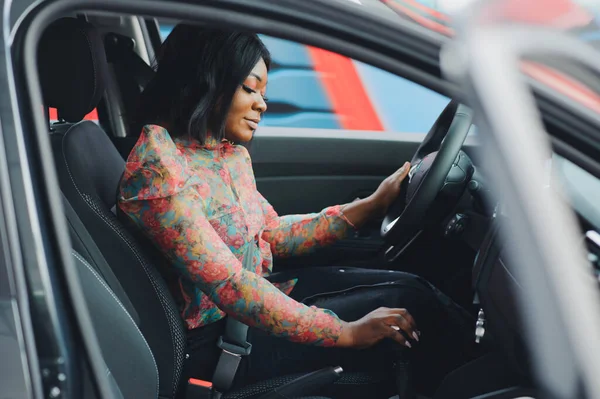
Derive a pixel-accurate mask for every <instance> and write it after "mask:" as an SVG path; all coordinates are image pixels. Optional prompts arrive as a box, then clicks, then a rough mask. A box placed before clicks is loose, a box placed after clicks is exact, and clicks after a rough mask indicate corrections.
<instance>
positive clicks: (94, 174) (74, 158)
mask: <svg viewBox="0 0 600 399" xmlns="http://www.w3.org/2000/svg"><path fill="white" fill-rule="evenodd" d="M38 70H39V74H40V81H41V84H42V92H43V96H44V101H45V103H46V105H47V106H50V107H54V108H56V109H57V110H58V115H59V118H60V119H62V120H64V121H65V123H60V124H58V125H54V126H53V128H52V129H51V143H52V150H53V153H54V160H55V162H56V168H57V174H58V178H59V183H60V188H61V190H62V192H63V195H64V197H65V198H66V201H67V203H68V204H69V207H72V209H73V212H67V217H68V218H69V225H70V227H71V230H72V234H71V239H72V241H77V243H76V244H77V246H76V247H75V248H76V249H77V251H76V253H77V254H78V256H76V259H77V260H78V263H79V264H80V265H82V267H86V269H87V268H88V266H91V267H92V268H94V270H96V272H97V273H96V274H94V275H93V276H91V277H93V278H94V279H96V275H97V276H99V277H101V280H102V282H103V283H104V284H105V285H106V286H107V287H108V289H109V290H110V296H111V297H112V296H114V297H116V299H117V300H118V302H119V303H120V304H121V305H122V306H120V308H121V309H122V310H123V311H125V312H126V313H127V314H128V315H129V316H131V320H133V321H134V323H135V325H136V328H137V327H139V331H140V332H141V336H142V338H143V339H144V340H145V341H147V343H148V346H149V348H150V351H151V354H152V356H153V360H154V361H155V364H156V367H157V375H158V376H157V378H158V397H159V398H176V397H178V395H179V397H181V396H180V395H181V392H182V389H181V386H182V385H183V384H182V371H183V366H184V361H185V357H186V334H185V331H184V326H183V322H182V320H181V317H180V315H179V313H178V309H177V306H176V303H175V301H174V299H173V297H172V296H171V294H170V292H169V290H168V288H167V285H166V283H165V280H164V279H163V277H162V276H161V274H160V273H159V272H158V269H157V268H156V267H155V264H153V262H152V261H151V260H150V259H154V258H153V257H151V256H147V253H149V251H150V253H151V249H150V248H147V247H144V246H142V245H140V244H139V243H138V242H137V241H136V240H135V238H134V236H132V235H131V234H130V232H128V231H127V229H125V228H124V226H123V225H122V224H121V223H120V222H119V220H118V219H117V217H116V215H115V207H116V192H117V187H118V183H119V180H120V178H121V175H122V172H123V170H124V160H123V158H122V157H121V156H120V154H119V152H118V151H117V150H116V148H115V147H114V146H113V144H112V142H111V141H110V139H109V137H108V135H107V134H106V133H105V132H104V131H103V129H102V128H101V127H100V126H99V125H98V124H96V123H94V122H91V121H83V122H81V120H82V119H83V117H84V116H85V115H86V114H87V113H88V112H90V111H91V110H92V109H93V108H94V107H96V106H97V104H98V102H99V100H100V98H101V97H102V95H103V93H104V80H105V79H106V56H105V53H104V49H103V44H102V40H101V37H100V35H99V33H98V32H97V31H96V30H95V29H94V28H93V26H91V25H90V24H89V23H87V22H85V21H84V20H81V19H75V18H62V19H60V20H58V21H56V22H54V23H53V24H51V25H50V26H49V27H48V28H47V30H46V31H45V33H44V35H43V36H42V39H41V41H40V44H39V49H38ZM74 245H75V244H74ZM74 256H75V255H74ZM80 258H81V259H80ZM84 261H85V262H84ZM102 265H104V267H102ZM106 265H108V266H106ZM103 270H104V272H103ZM86 275H88V277H90V274H89V273H88V274H86ZM102 288H106V287H104V285H103V287H102ZM123 319H129V317H124V318H123ZM136 328H134V327H133V326H129V329H130V330H131V332H132V334H134V335H135V334H136ZM102 332H103V333H105V334H109V335H110V334H111V333H112V332H111V330H110V329H106V328H105V329H103V330H102ZM113 338H114V339H118V337H114V336H113ZM138 344H139V343H138ZM138 346H141V344H139V345H138ZM111 356H118V354H111ZM122 356H123V357H127V358H128V359H129V360H130V359H131V358H135V355H131V354H130V353H127V352H124V353H123V355H122ZM145 358H148V359H149V357H148V356H146V355H145ZM123 372H124V373H125V374H124V376H122V377H121V378H120V379H121V380H123V381H125V380H127V373H126V370H124V371H123ZM113 374H114V371H113ZM295 377H297V376H285V377H281V378H276V379H272V380H269V381H263V382H261V383H259V384H256V385H253V386H249V387H245V388H243V389H240V390H238V391H236V392H228V393H227V395H225V397H229V398H240V399H241V398H254V397H258V396H260V395H261V394H263V393H265V392H268V391H270V390H273V388H275V387H278V386H280V385H282V384H284V383H287V382H289V381H290V380H292V379H293V378H295ZM373 378H376V379H377V376H370V375H366V374H345V375H343V376H342V378H341V379H340V380H339V381H337V382H336V384H341V385H347V386H349V387H352V386H355V385H356V384H365V383H372V382H373ZM115 379H116V380H117V382H118V381H119V378H117V376H115ZM350 389H352V388H350ZM126 397H127V396H126ZM134 397H140V396H134ZM150 397H152V395H151V396H150Z"/></svg>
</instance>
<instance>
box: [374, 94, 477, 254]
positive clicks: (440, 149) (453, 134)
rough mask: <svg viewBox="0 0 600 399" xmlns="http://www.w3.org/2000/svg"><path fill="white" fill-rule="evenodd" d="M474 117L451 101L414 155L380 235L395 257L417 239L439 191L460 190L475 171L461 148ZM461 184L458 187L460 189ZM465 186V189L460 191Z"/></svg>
mask: <svg viewBox="0 0 600 399" xmlns="http://www.w3.org/2000/svg"><path fill="white" fill-rule="evenodd" d="M472 120H473V115H472V111H471V110H470V109H469V108H468V107H466V106H464V105H461V104H459V103H457V102H455V101H451V102H450V103H449V104H448V105H447V106H446V108H445V109H444V110H443V111H442V113H441V114H440V116H439V117H438V118H437V120H436V121H435V123H434V124H433V126H432V127H431V129H430V130H429V133H427V136H425V139H424V140H423V142H422V143H421V145H419V148H418V149H417V151H416V152H415V154H414V156H413V157H412V159H411V162H410V164H411V168H410V171H409V173H408V178H406V179H404V181H403V182H402V188H401V192H400V196H399V197H398V199H397V200H396V201H395V202H394V203H393V204H392V205H391V206H390V207H389V209H388V212H387V214H386V215H385V217H384V219H383V223H382V224H381V237H382V238H384V240H385V241H386V242H387V243H388V244H389V245H391V248H390V249H389V250H388V253H389V252H390V251H391V253H393V258H392V259H389V256H388V253H386V257H388V259H389V260H390V261H391V260H394V259H395V258H396V257H397V256H398V255H399V254H400V253H402V252H403V251H404V249H405V248H407V247H408V246H409V245H410V244H411V243H412V241H414V239H416V238H417V237H418V236H419V235H420V233H421V231H422V230H423V227H424V226H425V221H426V220H427V218H426V216H427V214H428V213H429V212H430V210H431V209H430V208H431V207H432V204H433V203H434V200H435V199H436V197H437V196H438V194H439V193H440V192H442V191H444V190H447V191H455V192H456V191H460V192H461V194H462V192H463V191H464V188H466V185H467V183H468V181H469V179H470V178H471V175H472V174H473V165H472V163H471V160H470V159H469V157H468V156H467V155H466V154H465V153H464V152H463V151H461V148H462V146H463V143H464V141H465V138H466V137H467V134H468V133H469V129H470V127H471V123H472ZM457 188H458V190H457ZM461 190H462V191H461Z"/></svg>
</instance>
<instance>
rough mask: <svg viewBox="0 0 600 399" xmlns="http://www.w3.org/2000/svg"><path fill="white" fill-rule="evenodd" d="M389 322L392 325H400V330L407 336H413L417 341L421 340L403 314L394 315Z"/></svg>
mask: <svg viewBox="0 0 600 399" xmlns="http://www.w3.org/2000/svg"><path fill="white" fill-rule="evenodd" d="M388 323H389V325H390V326H396V327H399V328H400V330H402V331H403V332H404V333H405V334H406V336H407V337H412V338H413V339H414V340H415V341H418V340H419V336H418V335H417V332H416V330H415V329H414V328H413V327H412V326H411V325H410V323H409V322H408V321H407V320H406V319H405V318H404V317H402V315H399V314H396V315H393V316H392V318H391V319H389V320H388Z"/></svg>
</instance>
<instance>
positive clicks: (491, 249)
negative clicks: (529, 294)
mask: <svg viewBox="0 0 600 399" xmlns="http://www.w3.org/2000/svg"><path fill="white" fill-rule="evenodd" d="M552 171H553V173H552V178H551V179H549V180H548V181H546V182H544V185H545V186H546V187H548V188H549V189H552V187H550V186H551V185H554V184H561V188H563V190H562V191H563V192H564V194H565V196H566V198H565V200H567V201H568V202H569V203H570V204H571V206H572V207H573V209H574V211H575V212H576V214H577V216H578V217H579V221H580V226H581V231H582V240H581V243H582V246H585V249H586V250H587V254H588V260H589V262H590V265H591V267H593V270H594V273H595V276H596V279H597V280H598V282H599V287H600V233H599V231H600V224H599V222H600V204H599V203H597V201H592V198H599V197H596V196H592V197H590V196H588V195H587V194H590V190H596V189H598V190H600V179H598V178H596V177H594V176H591V175H586V174H585V173H583V172H582V171H581V170H579V169H578V167H576V166H574V165H573V164H572V163H570V162H569V161H566V160H564V159H557V157H553V159H552ZM555 178H556V179H558V180H556V181H555V180H554V179H555ZM582 194H586V195H582ZM505 219H506V216H504V215H502V213H501V212H498V211H497V212H496V213H495V214H494V217H493V222H492V223H491V226H490V227H489V230H488V231H487V233H486V235H485V238H484V239H483V240H482V241H481V245H480V247H479V249H478V252H477V257H476V260H475V263H474V267H473V274H472V282H473V289H474V292H475V299H474V303H475V305H476V306H477V307H478V308H480V309H481V311H480V312H479V320H478V328H477V331H476V335H477V336H478V339H479V340H480V342H481V343H482V344H486V343H490V344H491V345H493V347H494V348H495V349H496V350H500V351H501V352H502V353H503V354H504V355H505V356H506V358H507V361H508V362H509V363H510V364H511V366H512V367H513V369H514V370H516V371H518V372H519V373H520V374H522V375H523V376H524V377H526V378H529V377H530V376H529V371H530V370H531V368H530V367H529V358H528V353H527V350H526V346H525V342H524V337H525V332H524V326H523V325H522V323H521V320H523V318H525V317H527V315H526V314H522V312H524V311H525V310H523V307H522V306H519V304H518V303H517V301H518V295H519V290H522V289H524V288H523V287H522V285H521V284H520V283H519V281H518V280H517V278H516V277H515V274H514V273H513V271H512V270H511V265H510V264H509V262H508V261H507V257H506V256H503V247H504V246H505V245H510V244H511V243H510V237H506V236H505V235H502V236H501V237H500V233H499V226H501V225H502V224H503V222H504V220H505Z"/></svg>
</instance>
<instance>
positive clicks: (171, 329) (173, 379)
mask: <svg viewBox="0 0 600 399" xmlns="http://www.w3.org/2000/svg"><path fill="white" fill-rule="evenodd" d="M74 126H77V125H74ZM74 126H73V127H74ZM73 127H71V128H70V129H69V130H67V132H66V133H65V134H64V136H63V140H62V143H61V144H62V145H61V148H62V156H63V160H64V162H65V166H66V168H67V173H68V174H69V177H70V178H71V182H72V183H73V186H74V187H75V190H76V191H77V193H78V194H79V196H80V197H81V198H82V199H83V201H84V202H85V203H86V205H87V206H88V207H89V208H90V209H91V210H92V211H93V212H94V213H95V214H96V215H98V216H100V219H102V221H104V223H106V225H107V226H108V227H110V228H111V229H112V230H113V231H114V232H115V233H116V234H117V235H118V236H119V238H121V240H123V242H124V243H125V244H126V245H127V246H128V247H129V249H130V250H131V252H132V253H133V255H134V256H135V257H136V259H137V260H138V262H139V263H140V265H141V266H142V268H143V269H144V272H145V273H146V276H147V277H148V279H149V280H150V284H151V285H152V288H154V291H155V292H156V293H157V296H158V300H159V302H160V304H161V306H162V308H163V311H164V312H165V315H167V313H168V312H167V309H166V307H165V304H164V300H163V298H162V297H161V295H160V293H159V290H158V289H157V286H156V282H155V281H154V278H153V276H151V275H150V273H149V271H148V267H147V265H146V264H145V262H143V261H142V259H141V257H140V256H139V254H138V253H137V251H136V250H135V249H134V248H133V247H132V245H131V244H130V243H129V241H128V240H127V239H126V238H125V237H123V235H122V234H121V233H120V232H119V231H118V230H117V229H115V227H114V226H113V225H112V224H111V223H110V222H109V221H108V220H107V219H106V217H105V216H104V215H103V214H102V213H100V212H98V211H97V210H96V209H95V208H94V207H93V206H91V204H90V203H89V202H90V201H89V200H88V199H87V198H86V195H84V194H83V193H82V192H81V191H80V190H79V187H78V186H77V184H76V183H75V179H74V178H73V175H72V174H71V168H70V166H69V162H68V161H67V157H66V156H65V149H64V143H65V140H66V137H67V135H68V134H69V133H70V132H71V131H72V129H73ZM167 319H168V316H167ZM168 324H169V333H170V334H171V344H172V347H173V364H174V365H175V364H177V348H176V347H175V337H174V335H173V326H172V325H171V323H168ZM176 377H177V376H176V373H173V378H172V381H171V387H172V389H173V394H175V392H177V389H178V386H179V384H178V382H177V381H175V379H176Z"/></svg>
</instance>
